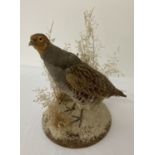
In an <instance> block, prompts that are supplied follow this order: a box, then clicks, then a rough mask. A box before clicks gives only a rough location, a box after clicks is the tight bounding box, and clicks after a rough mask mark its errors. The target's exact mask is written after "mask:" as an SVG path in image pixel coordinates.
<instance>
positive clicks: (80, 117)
mask: <svg viewBox="0 0 155 155" xmlns="http://www.w3.org/2000/svg"><path fill="white" fill-rule="evenodd" d="M72 117H73V118H75V120H73V121H72V122H71V123H72V124H73V123H76V122H79V127H81V124H82V118H83V109H81V112H80V116H75V115H73V116H72Z"/></svg>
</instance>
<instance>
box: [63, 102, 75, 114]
mask: <svg viewBox="0 0 155 155" xmlns="http://www.w3.org/2000/svg"><path fill="white" fill-rule="evenodd" d="M75 106H76V103H74V104H73V105H72V106H71V107H66V110H65V111H64V112H72V111H73V110H75Z"/></svg>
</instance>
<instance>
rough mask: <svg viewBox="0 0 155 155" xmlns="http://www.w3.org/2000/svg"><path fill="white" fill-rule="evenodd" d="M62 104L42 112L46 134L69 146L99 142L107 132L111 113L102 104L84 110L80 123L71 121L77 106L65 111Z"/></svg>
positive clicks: (55, 140)
mask: <svg viewBox="0 0 155 155" xmlns="http://www.w3.org/2000/svg"><path fill="white" fill-rule="evenodd" d="M64 111H65V106H64V104H62V105H51V106H50V107H48V108H47V110H46V111H45V112H44V114H43V117H42V126H43V130H44V132H45V134H46V136H47V137H48V138H49V139H50V140H51V141H53V142H54V143H56V144H59V145H61V146H64V147H69V148H82V147H87V146H90V145H93V144H95V143H97V142H99V141H100V140H101V139H102V138H104V137H105V135H106V134H107V133H108V131H109V129H110V126H111V115H110V113H109V110H108V109H107V107H106V106H105V105H104V104H98V105H96V106H95V107H93V108H91V109H89V110H84V113H83V120H82V124H81V126H80V127H79V124H78V122H76V123H71V122H72V121H73V120H72V116H73V115H77V114H78V113H79V108H75V110H74V111H73V112H69V113H66V112H64Z"/></svg>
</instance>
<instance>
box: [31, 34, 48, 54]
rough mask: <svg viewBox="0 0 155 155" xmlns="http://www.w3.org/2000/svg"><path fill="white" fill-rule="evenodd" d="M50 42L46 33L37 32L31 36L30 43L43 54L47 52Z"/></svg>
mask: <svg viewBox="0 0 155 155" xmlns="http://www.w3.org/2000/svg"><path fill="white" fill-rule="evenodd" d="M49 44H50V41H49V39H48V38H47V36H46V35H44V34H41V33H36V34H33V35H32V36H31V37H30V42H29V45H30V46H33V47H34V48H35V49H36V50H37V51H38V52H39V54H41V55H42V54H43V53H44V52H45V50H46V48H47V47H48V45H49Z"/></svg>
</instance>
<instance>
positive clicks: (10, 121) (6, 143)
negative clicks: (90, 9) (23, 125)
mask: <svg viewBox="0 0 155 155" xmlns="http://www.w3.org/2000/svg"><path fill="white" fill-rule="evenodd" d="M154 5H155V2H154V1H151V0H148V1H147V2H146V1H141V0H136V2H135V8H136V10H135V21H136V22H135V154H136V155H139V154H140V155H146V154H155V149H154V138H153V137H155V132H154V131H155V124H154V123H153V122H154V118H155V113H154V109H155V106H154V85H155V83H154V79H155V74H154V66H155V61H154V57H155V56H154V51H155V46H154V36H155V29H154V27H155V21H154V20H153V19H154V14H155V10H154ZM0 7H1V8H0V18H1V22H2V24H1V29H0V34H1V37H0V41H1V43H3V44H1V50H2V51H4V52H1V61H0V63H1V64H0V68H1V76H0V78H1V80H0V82H1V87H0V88H1V89H0V94H2V95H1V108H0V121H1V132H0V137H1V141H0V142H1V146H2V147H1V150H0V154H6V155H10V154H13V155H19V118H20V115H19V95H20V94H19V81H20V79H19V53H20V52H19V51H20V50H19V1H18V0H17V1H7V0H6V1H3V3H2V2H1V5H0ZM144 10H145V11H144ZM10 25H11V26H10ZM10 27H11V28H10ZM10 35H11V36H12V37H14V36H16V39H14V38H13V39H10V37H9V36H10ZM8 40H9V41H10V40H11V41H10V42H9V45H8ZM6 48H7V51H6ZM8 51H9V52H8ZM6 57H7V60H6V59H5V58H6ZM6 62H9V63H6ZM4 65H5V66H4ZM11 67H12V69H10V68H11ZM10 75H13V76H12V77H11V78H10ZM10 92H11V93H10ZM146 124H147V125H146ZM10 129H11V132H10Z"/></svg>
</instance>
